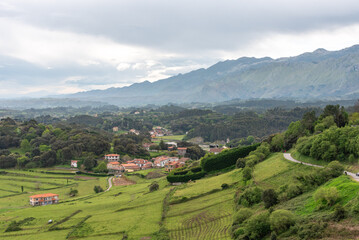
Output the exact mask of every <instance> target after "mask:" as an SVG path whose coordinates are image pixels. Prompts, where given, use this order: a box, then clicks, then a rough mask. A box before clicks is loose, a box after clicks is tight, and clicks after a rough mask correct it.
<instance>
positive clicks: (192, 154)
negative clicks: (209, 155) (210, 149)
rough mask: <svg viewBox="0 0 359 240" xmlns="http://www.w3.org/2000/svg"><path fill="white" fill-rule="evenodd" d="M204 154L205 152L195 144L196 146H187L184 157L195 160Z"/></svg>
mask: <svg viewBox="0 0 359 240" xmlns="http://www.w3.org/2000/svg"><path fill="white" fill-rule="evenodd" d="M204 155H206V152H205V151H204V150H203V149H202V148H200V147H199V146H198V145H196V146H191V147H187V151H186V155H185V157H188V158H190V159H196V160H197V159H200V158H201V157H203V156H204Z"/></svg>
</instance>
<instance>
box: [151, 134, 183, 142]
mask: <svg viewBox="0 0 359 240" xmlns="http://www.w3.org/2000/svg"><path fill="white" fill-rule="evenodd" d="M185 136H186V135H171V136H163V137H156V138H153V139H152V142H154V143H159V142H160V141H161V140H163V141H165V142H170V141H176V142H179V141H182V139H183V138H184V137H185Z"/></svg>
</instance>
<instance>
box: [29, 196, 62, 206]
mask: <svg viewBox="0 0 359 240" xmlns="http://www.w3.org/2000/svg"><path fill="white" fill-rule="evenodd" d="M56 203H59V194H54V193H44V194H37V195H32V196H30V205H32V206H43V205H50V204H56Z"/></svg>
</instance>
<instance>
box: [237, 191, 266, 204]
mask: <svg viewBox="0 0 359 240" xmlns="http://www.w3.org/2000/svg"><path fill="white" fill-rule="evenodd" d="M261 200H262V189H260V188H259V187H250V188H247V189H246V190H244V192H243V193H242V195H241V196H240V197H239V204H241V205H243V206H245V207H250V206H252V205H254V204H256V203H259V202H260V201H261Z"/></svg>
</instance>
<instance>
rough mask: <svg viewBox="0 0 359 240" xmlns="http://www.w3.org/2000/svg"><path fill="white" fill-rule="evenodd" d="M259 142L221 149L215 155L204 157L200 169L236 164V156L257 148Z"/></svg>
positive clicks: (205, 169)
mask: <svg viewBox="0 0 359 240" xmlns="http://www.w3.org/2000/svg"><path fill="white" fill-rule="evenodd" d="M258 146H259V144H253V145H251V146H247V147H240V148H234V149H230V150H228V151H223V152H221V153H219V154H217V155H212V156H208V157H204V158H203V159H202V161H201V166H202V169H203V170H204V171H206V172H211V171H216V170H220V169H224V168H227V167H230V166H233V165H235V164H236V161H237V159H238V158H243V157H246V156H247V155H248V154H249V153H250V152H252V151H254V150H255V149H257V147H258Z"/></svg>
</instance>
